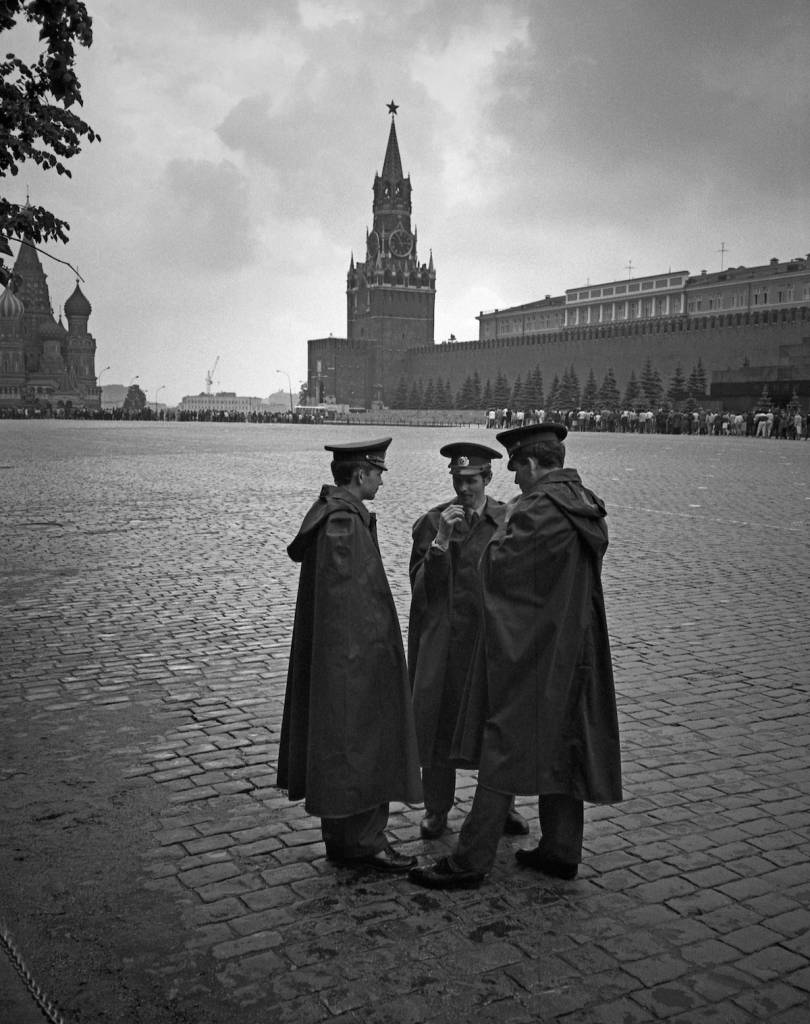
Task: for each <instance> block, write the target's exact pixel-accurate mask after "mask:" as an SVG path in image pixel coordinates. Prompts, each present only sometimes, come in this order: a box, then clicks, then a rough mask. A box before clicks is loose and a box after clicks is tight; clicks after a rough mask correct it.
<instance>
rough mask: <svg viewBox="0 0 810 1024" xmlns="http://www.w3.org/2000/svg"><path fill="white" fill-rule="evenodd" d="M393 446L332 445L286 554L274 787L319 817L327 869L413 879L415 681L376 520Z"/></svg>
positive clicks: (417, 796) (384, 441) (417, 797)
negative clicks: (397, 812)
mask: <svg viewBox="0 0 810 1024" xmlns="http://www.w3.org/2000/svg"><path fill="white" fill-rule="evenodd" d="M390 443H391V438H390V437H386V438H381V439H379V440H375V441H367V442H357V443H353V444H343V445H336V444H334V445H326V446H325V448H326V450H327V451H330V452H332V453H333V461H332V466H331V468H332V475H333V478H334V480H335V486H328V485H326V486H324V487H323V489H322V490H321V493H320V496H319V498H318V500H317V501H316V502H315V504H314V505H313V506H312V508H310V510H309V512H307V514H306V516H305V518H304V521H303V523H302V525H301V528H300V530H299V532H298V536H297V537H296V538H295V540H293V542H292V544H290V546H289V547H288V549H287V552H288V554H289V556H290V558H292V559H293V561H295V562H300V563H301V576H300V581H299V585H298V599H297V602H296V606H295V625H294V628H293V638H292V650H291V653H290V664H289V670H288V674H287V692H286V696H285V701H284V717H283V720H282V727H281V742H280V747H279V762H278V778H277V785H278V786H279V787H280V788H282V789H286V790H287V791H288V794H289V797H290V799H291V800H300V799H301V798H303V799H304V801H305V804H304V806H305V807H306V809H307V811H308V812H309V813H310V814H312V815H315V816H317V817H319V818H320V819H321V830H322V834H323V839H324V843H325V845H326V854H327V857H329V859H330V860H334V861H337V862H340V863H347V864H352V865H355V864H356V865H370V866H371V867H373V868H377V869H378V870H381V871H389V872H397V871H407V870H408V869H409V868H410V867H412V866H413V865H414V864H415V863H416V861H415V859H414V858H413V857H406V856H403V855H402V854H399V853H397V852H396V851H395V850H394V849H393V848H392V847H391V845H390V843H389V841H388V839H387V837H386V835H385V827H386V825H387V822H388V804H389V802H390V801H392V800H395V801H401V802H404V803H420V802H421V786H420V780H419V762H418V754H417V747H416V735H415V731H414V726H413V712H412V706H411V694H410V686H409V681H408V672H407V667H406V664H405V652H404V649H403V645H402V635H401V632H400V628H399V620H398V619H397V613H396V608H395V606H394V600H393V597H392V594H391V588H390V586H389V584H388V579H387V577H386V575H385V570H384V568H383V564H382V560H381V558H380V552H379V547H378V545H377V531H376V520H375V516H374V515H373V514H372V513H370V512H369V511H368V509H367V508H366V506H365V505H364V501H366V500H370V499H372V498H373V497H374V496H375V494H376V493H377V489H378V488H379V487H380V485H381V484H382V473H383V471H384V470H385V468H386V466H385V454H386V451H387V449H388V446H389V444H390Z"/></svg>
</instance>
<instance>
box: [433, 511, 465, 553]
mask: <svg viewBox="0 0 810 1024" xmlns="http://www.w3.org/2000/svg"><path fill="white" fill-rule="evenodd" d="M464 522H465V519H464V509H463V508H462V507H461V505H448V506H447V508H446V509H444V511H443V512H442V514H441V515H440V516H439V530H438V533H437V534H436V541H437V543H438V544H440V545H441V546H442V547H447V545H448V544H449V543H450V537H451V536H452V534H453V530H454V529H456V527H457V526H458V524H459V523H464Z"/></svg>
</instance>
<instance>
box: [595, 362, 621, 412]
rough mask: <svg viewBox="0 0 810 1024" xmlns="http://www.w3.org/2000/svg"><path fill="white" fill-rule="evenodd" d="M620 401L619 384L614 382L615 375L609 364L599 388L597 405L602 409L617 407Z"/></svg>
mask: <svg viewBox="0 0 810 1024" xmlns="http://www.w3.org/2000/svg"><path fill="white" fill-rule="evenodd" d="M620 402H621V396H620V394H619V385H618V384H617V383H616V375H615V374H614V373H613V367H612V366H609V367H608V368H607V373H606V374H605V379H604V380H603V381H602V386H601V387H600V388H599V405H600V406H601V408H603V409H618V408H619V405H620Z"/></svg>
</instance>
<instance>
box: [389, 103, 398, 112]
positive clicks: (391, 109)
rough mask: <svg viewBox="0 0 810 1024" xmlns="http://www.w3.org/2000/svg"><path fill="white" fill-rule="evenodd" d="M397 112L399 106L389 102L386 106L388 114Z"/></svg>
mask: <svg viewBox="0 0 810 1024" xmlns="http://www.w3.org/2000/svg"><path fill="white" fill-rule="evenodd" d="M398 110H399V104H398V103H394V101H393V100H391V102H390V103H389V104H388V113H389V114H396V112H397V111H398Z"/></svg>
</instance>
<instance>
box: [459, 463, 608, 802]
mask: <svg viewBox="0 0 810 1024" xmlns="http://www.w3.org/2000/svg"><path fill="white" fill-rule="evenodd" d="M605 515H606V512H605V507H604V504H603V503H602V501H601V500H600V499H599V498H597V497H596V495H595V494H593V493H592V492H591V491H589V490H587V489H586V488H585V487H583V486H582V482H581V480H580V478H579V475H578V474H577V473H576V471H575V470H569V469H559V470H553V471H552V472H550V473H548V474H547V475H546V476H544V477H543V478H542V479H541V480H540V481H539V482H538V484H537V486H536V487H535V488H534V489H533V490H532V491H531V492H530V493H528V494H523V495H520V496H518V497H517V498H515V499H514V500H513V501H512V502H510V503H509V505H507V511H506V516H505V521H504V524H503V525H502V526H500V527H499V528H498V530H497V531H496V532H495V534H494V535H493V537H492V540H491V541H490V543H489V546H488V547H487V549H486V551H485V552H484V555H483V556H482V559H481V564H480V570H481V600H482V619H481V624H480V626H481V628H480V632H479V639H478V642H477V644H476V653H475V657H474V660H473V665H472V666H471V671H470V675H469V676H468V680H467V688H466V690H465V695H464V700H463V702H462V709H461V713H460V717H459V722H458V726H457V729H456V735H455V737H454V741H453V755H454V757H455V758H456V760H457V762H458V763H460V764H466V765H476V764H477V765H478V766H479V775H478V779H479V782H480V783H481V784H482V785H484V786H487V787H489V788H491V789H494V790H497V791H499V792H504V793H517V794H522V795H532V794H543V793H547V794H550V793H562V794H567V795H569V796H573V797H576V798H578V799H581V800H587V801H590V802H593V803H612V802H614V801H617V800H621V796H622V789H621V763H620V748H619V730H618V721H617V713H616V700H615V693H614V683H613V669H612V664H611V657H610V644H609V640H608V632H607V622H606V618H605V603H604V597H603V593H602V583H601V567H602V557H603V555H604V552H605V550H606V548H607V544H608V535H607V527H606V525H605V522H604V519H605Z"/></svg>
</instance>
